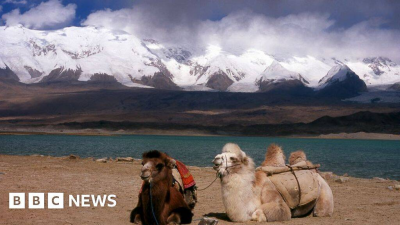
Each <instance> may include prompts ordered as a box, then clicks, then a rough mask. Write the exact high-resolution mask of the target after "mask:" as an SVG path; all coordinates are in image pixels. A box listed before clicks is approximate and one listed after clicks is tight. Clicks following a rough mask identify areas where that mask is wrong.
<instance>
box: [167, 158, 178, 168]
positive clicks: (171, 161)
mask: <svg viewBox="0 0 400 225" xmlns="http://www.w3.org/2000/svg"><path fill="white" fill-rule="evenodd" d="M165 165H166V166H167V167H169V168H170V169H173V168H174V167H175V165H176V161H175V159H173V158H170V157H168V158H167V159H166V160H165Z"/></svg>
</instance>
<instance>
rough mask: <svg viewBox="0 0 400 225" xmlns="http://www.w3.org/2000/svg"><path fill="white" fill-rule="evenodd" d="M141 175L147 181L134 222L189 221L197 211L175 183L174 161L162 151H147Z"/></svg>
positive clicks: (147, 223) (133, 211)
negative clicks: (187, 202)
mask: <svg viewBox="0 0 400 225" xmlns="http://www.w3.org/2000/svg"><path fill="white" fill-rule="evenodd" d="M142 165H143V166H142V170H141V174H140V177H141V178H142V180H143V181H144V185H143V186H142V190H141V192H140V193H139V201H138V204H137V206H136V208H134V209H133V210H132V212H131V222H132V223H136V224H140V223H141V224H145V225H157V224H158V225H166V224H188V223H191V222H192V217H193V213H192V212H191V210H190V208H189V206H188V205H187V204H186V202H185V200H184V199H183V196H182V194H181V193H180V192H179V191H178V190H177V189H176V188H175V187H173V185H172V182H173V179H172V168H173V165H174V163H173V161H172V160H171V158H170V157H169V156H168V155H167V154H165V153H162V152H159V151H156V150H154V151H149V152H145V153H143V162H142Z"/></svg>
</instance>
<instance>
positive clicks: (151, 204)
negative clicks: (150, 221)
mask: <svg viewBox="0 0 400 225" xmlns="http://www.w3.org/2000/svg"><path fill="white" fill-rule="evenodd" d="M152 187H153V183H152V182H150V191H149V193H150V208H151V212H152V213H153V217H154V221H156V225H158V221H157V217H156V213H155V212H154V207H153V197H152V195H151V188H152Z"/></svg>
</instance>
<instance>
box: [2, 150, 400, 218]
mask: <svg viewBox="0 0 400 225" xmlns="http://www.w3.org/2000/svg"><path fill="white" fill-rule="evenodd" d="M190 169H191V172H192V174H193V175H194V177H195V179H196V182H197V185H198V187H199V188H203V187H205V186H207V185H208V184H209V183H210V182H211V181H213V180H214V178H215V172H214V171H213V170H212V169H211V168H198V167H190ZM139 171H140V161H135V162H133V163H117V162H115V161H112V162H111V161H109V162H107V163H99V162H95V161H93V160H92V159H74V160H71V159H68V158H55V157H47V156H44V157H41V156H8V155H0V212H1V213H0V224H129V214H130V211H131V210H132V209H133V207H134V206H135V205H136V202H137V193H138V191H139V189H140V184H141V180H140V178H139ZM395 183H397V182H396V181H379V180H369V179H358V178H350V181H349V182H347V183H343V184H339V183H335V182H332V181H329V184H330V185H331V187H332V190H333V193H334V198H335V212H334V215H333V217H331V218H314V217H311V216H308V217H304V218H294V219H292V220H291V221H287V222H280V223H271V224H398V223H399V221H400V191H396V190H389V189H388V186H393V185H394V184H395ZM220 188H221V187H220V184H219V182H215V183H214V184H213V185H212V186H211V187H210V188H209V189H207V190H205V191H201V192H199V193H198V198H199V202H198V204H197V206H196V208H195V210H194V214H195V215H194V219H197V218H201V217H203V216H209V217H214V218H217V219H218V220H219V224H232V223H231V222H229V221H228V219H227V217H226V214H225V210H224V206H223V204H222V200H221V190H220ZM10 192H25V193H28V192H40V193H48V192H62V193H64V195H65V197H64V198H65V200H64V201H65V208H64V209H47V207H45V209H9V208H8V204H9V201H8V194H9V193H10ZM78 194H79V195H82V194H94V195H103V194H107V195H110V194H115V195H116V196H117V198H116V201H117V205H116V207H114V208H108V207H104V208H101V207H88V208H82V207H79V208H78V207H68V198H67V197H68V195H74V196H76V195H78ZM45 196H46V194H45ZM46 201H47V197H46ZM45 206H47V203H46V204H45ZM197 223H198V221H195V222H193V223H192V224H197ZM237 224H240V223H237ZM246 224H256V223H255V222H249V223H246Z"/></svg>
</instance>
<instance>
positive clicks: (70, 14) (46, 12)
mask: <svg viewBox="0 0 400 225" xmlns="http://www.w3.org/2000/svg"><path fill="white" fill-rule="evenodd" d="M75 11H76V5H75V4H68V5H66V6H64V5H63V4H62V2H61V0H49V1H47V2H42V3H40V4H39V5H37V6H35V7H33V8H31V9H30V10H29V11H26V12H24V13H21V12H20V10H19V9H15V10H13V11H11V12H9V13H7V14H4V15H3V16H2V19H3V20H4V21H5V24H6V25H17V24H22V25H24V26H25V27H28V28H32V29H55V28H61V27H64V26H67V25H69V24H70V23H71V22H72V21H73V19H74V18H75Z"/></svg>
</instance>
